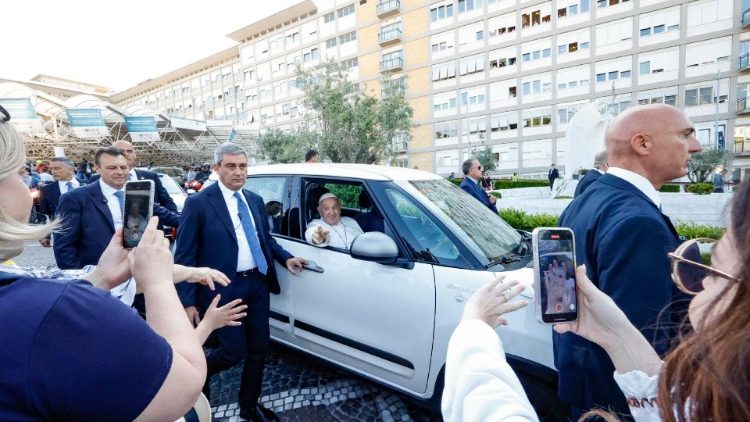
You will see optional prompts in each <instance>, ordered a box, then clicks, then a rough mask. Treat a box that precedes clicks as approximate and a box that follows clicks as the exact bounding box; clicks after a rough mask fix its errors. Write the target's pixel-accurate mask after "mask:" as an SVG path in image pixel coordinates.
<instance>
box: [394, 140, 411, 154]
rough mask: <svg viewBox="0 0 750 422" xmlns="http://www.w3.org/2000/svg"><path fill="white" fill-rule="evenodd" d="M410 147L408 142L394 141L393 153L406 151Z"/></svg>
mask: <svg viewBox="0 0 750 422" xmlns="http://www.w3.org/2000/svg"><path fill="white" fill-rule="evenodd" d="M408 147H409V143H408V142H394V143H393V153H394V154H400V153H403V152H406V150H407V149H408Z"/></svg>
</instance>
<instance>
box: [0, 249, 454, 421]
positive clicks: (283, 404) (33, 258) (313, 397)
mask: <svg viewBox="0 0 750 422" xmlns="http://www.w3.org/2000/svg"><path fill="white" fill-rule="evenodd" d="M14 261H15V262H16V263H17V264H18V265H23V266H47V265H54V257H53V255H52V249H51V248H42V247H41V246H39V245H38V244H29V245H28V246H27V247H26V249H25V250H24V253H23V254H22V255H20V256H19V257H17V258H16V259H14ZM241 370H242V364H240V365H237V366H235V367H234V368H231V369H229V370H226V371H224V372H222V373H220V374H217V375H216V376H214V377H213V379H212V380H211V391H212V397H211V399H212V400H211V406H212V411H213V413H214V420H215V421H218V422H228V421H231V422H234V421H240V420H242V419H240V417H239V408H238V406H237V391H238V390H239V385H240V372H241ZM261 402H262V403H263V404H264V405H265V406H266V407H268V408H271V409H273V410H274V411H276V412H277V413H278V415H279V417H280V418H281V420H282V421H300V422H302V421H305V422H306V421H340V422H347V421H352V422H353V421H384V422H391V421H418V422H427V421H439V420H441V417H440V415H439V414H437V413H433V412H431V411H429V410H427V409H424V408H422V407H420V406H418V405H416V404H415V403H414V402H412V401H411V400H409V399H408V398H407V397H406V396H405V395H403V394H399V393H396V392H394V391H393V390H390V389H387V388H385V387H382V386H380V385H379V384H375V383H373V382H370V381H368V380H366V379H363V378H361V377H358V376H355V375H352V374H350V373H348V372H345V371H343V370H339V369H337V368H334V367H332V366H331V365H327V364H325V363H323V362H322V361H320V360H318V359H315V358H312V357H310V356H308V355H306V354H304V353H302V352H298V351H296V350H293V349H290V348H287V347H284V346H281V345H278V344H273V345H272V348H271V353H270V355H269V356H268V360H267V362H266V370H265V376H264V380H263V393H262V396H261Z"/></svg>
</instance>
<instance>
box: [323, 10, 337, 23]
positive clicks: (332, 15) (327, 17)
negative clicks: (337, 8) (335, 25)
mask: <svg viewBox="0 0 750 422" xmlns="http://www.w3.org/2000/svg"><path fill="white" fill-rule="evenodd" d="M334 20H336V14H335V13H334V12H331V13H326V14H325V15H323V23H328V22H333V21H334Z"/></svg>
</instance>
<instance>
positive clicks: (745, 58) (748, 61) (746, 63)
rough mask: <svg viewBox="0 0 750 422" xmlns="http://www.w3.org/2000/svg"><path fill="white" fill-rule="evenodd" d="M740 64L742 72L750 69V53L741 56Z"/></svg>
mask: <svg viewBox="0 0 750 422" xmlns="http://www.w3.org/2000/svg"><path fill="white" fill-rule="evenodd" d="M738 62H739V66H738V67H739V70H740V72H742V71H744V70H748V69H750V53H745V54H743V55H741V56H740V58H739V60H738Z"/></svg>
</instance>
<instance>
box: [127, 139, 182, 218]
mask: <svg viewBox="0 0 750 422" xmlns="http://www.w3.org/2000/svg"><path fill="white" fill-rule="evenodd" d="M112 146H113V147H115V148H119V149H120V150H122V153H123V154H124V155H125V158H127V160H128V167H129V170H128V180H129V181H130V180H151V181H153V182H154V201H155V202H156V203H158V204H159V205H161V206H162V207H164V208H166V209H168V210H170V211H172V212H174V213H176V212H177V205H175V203H174V200H172V197H171V196H169V192H167V189H166V188H164V185H163V184H162V183H161V179H159V175H157V174H156V173H153V172H151V171H146V170H136V169H135V160H137V159H138V155H137V154H136V152H135V148H133V144H131V143H130V142H128V141H117V142H115V143H114V144H112ZM150 166H151V164H149V169H150ZM172 227H175V226H172Z"/></svg>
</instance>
